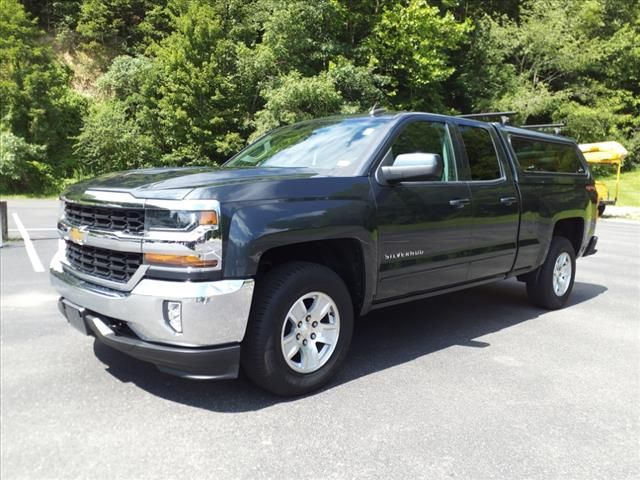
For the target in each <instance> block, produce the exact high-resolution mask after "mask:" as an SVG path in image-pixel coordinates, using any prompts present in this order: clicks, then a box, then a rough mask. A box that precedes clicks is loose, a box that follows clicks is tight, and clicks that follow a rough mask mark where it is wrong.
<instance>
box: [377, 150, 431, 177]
mask: <svg viewBox="0 0 640 480" xmlns="http://www.w3.org/2000/svg"><path fill="white" fill-rule="evenodd" d="M442 169H443V162H442V157H441V156H440V155H438V154H437V153H403V154H401V155H398V156H397V157H396V158H395V161H394V162H393V165H390V166H386V167H382V174H383V176H384V179H385V180H386V181H387V182H389V183H396V182H419V181H428V180H439V179H440V178H441V177H442Z"/></svg>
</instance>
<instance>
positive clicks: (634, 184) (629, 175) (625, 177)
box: [596, 169, 640, 207]
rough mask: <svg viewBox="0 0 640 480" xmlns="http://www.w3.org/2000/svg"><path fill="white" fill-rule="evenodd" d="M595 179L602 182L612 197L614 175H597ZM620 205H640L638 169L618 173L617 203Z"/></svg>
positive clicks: (614, 182)
mask: <svg viewBox="0 0 640 480" xmlns="http://www.w3.org/2000/svg"><path fill="white" fill-rule="evenodd" d="M596 180H599V181H601V182H604V183H605V184H606V185H607V188H608V189H609V195H611V197H613V196H614V195H615V192H616V176H615V175H609V176H606V177H603V176H597V177H596ZM616 205H619V206H621V207H640V169H638V170H634V171H633V172H623V173H622V174H621V175H620V193H619V194H618V203H616Z"/></svg>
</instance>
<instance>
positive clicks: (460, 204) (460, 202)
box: [449, 198, 469, 208]
mask: <svg viewBox="0 0 640 480" xmlns="http://www.w3.org/2000/svg"><path fill="white" fill-rule="evenodd" d="M468 203H469V199H468V198H455V199H453V200H449V205H451V206H452V207H455V208H464V206H465V205H467V204H468Z"/></svg>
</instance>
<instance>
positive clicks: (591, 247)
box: [582, 235, 598, 257]
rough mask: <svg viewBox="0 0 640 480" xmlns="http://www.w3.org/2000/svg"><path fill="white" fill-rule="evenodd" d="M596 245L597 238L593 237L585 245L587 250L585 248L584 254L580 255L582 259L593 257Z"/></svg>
mask: <svg viewBox="0 0 640 480" xmlns="http://www.w3.org/2000/svg"><path fill="white" fill-rule="evenodd" d="M597 244H598V237H597V236H595V235H594V236H593V237H591V239H590V240H589V243H588V244H587V248H585V250H584V253H583V254H582V256H583V257H588V256H589V255H593V254H594V253H596V252H597V251H598V250H597V249H596V245H597Z"/></svg>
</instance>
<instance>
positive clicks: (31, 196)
mask: <svg viewBox="0 0 640 480" xmlns="http://www.w3.org/2000/svg"><path fill="white" fill-rule="evenodd" d="M58 197H59V195H44V194H41V193H40V194H38V193H33V194H22V193H21V194H12V193H10V194H4V193H0V200H24V199H32V200H57V199H58Z"/></svg>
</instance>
